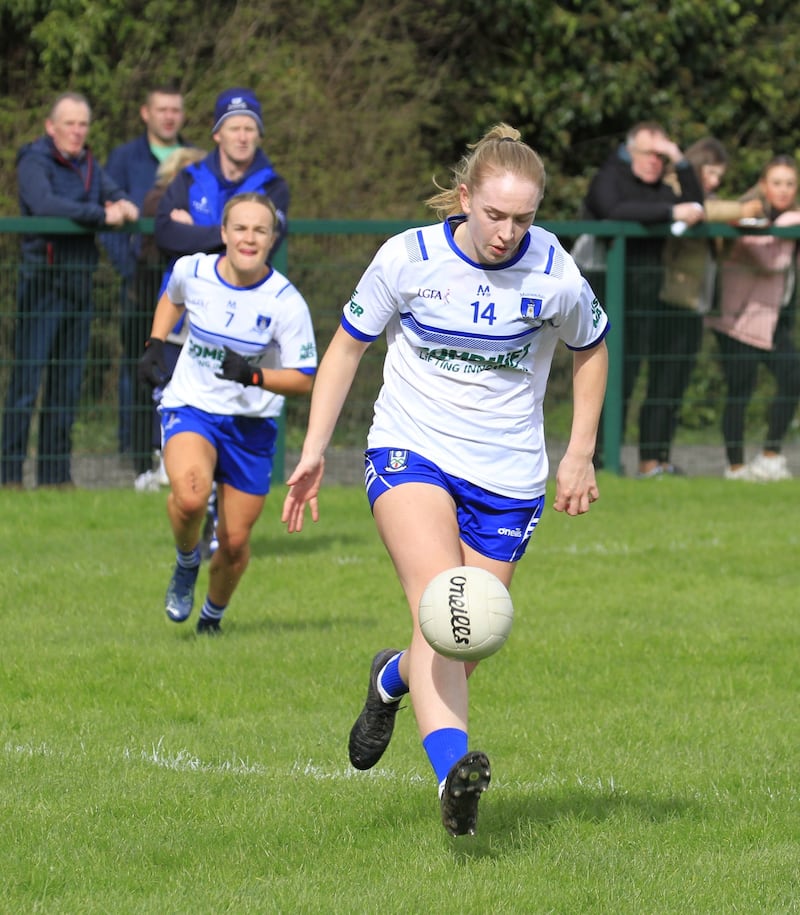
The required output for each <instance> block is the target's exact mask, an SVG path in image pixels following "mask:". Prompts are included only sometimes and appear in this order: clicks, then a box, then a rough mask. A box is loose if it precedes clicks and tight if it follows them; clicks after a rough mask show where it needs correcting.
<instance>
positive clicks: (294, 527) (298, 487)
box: [281, 458, 325, 534]
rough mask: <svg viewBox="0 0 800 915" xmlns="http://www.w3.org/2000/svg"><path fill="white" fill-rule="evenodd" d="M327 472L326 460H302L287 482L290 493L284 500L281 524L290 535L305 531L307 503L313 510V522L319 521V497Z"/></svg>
mask: <svg viewBox="0 0 800 915" xmlns="http://www.w3.org/2000/svg"><path fill="white" fill-rule="evenodd" d="M324 472H325V459H324V458H320V459H319V460H308V459H303V458H301V459H300V463H299V464H298V465H297V467H295V469H294V471H293V473H292V475H291V476H290V477H289V479H288V480H287V481H286V483H287V485H288V486H289V492H288V493H287V495H286V498H285V499H284V500H283V511H282V512H281V522H282V523H283V524H285V525H286V529H287V531H288V532H289V533H290V534H293V533H295V531H297V532H299V531H302V530H303V519H304V517H305V511H306V503H308V505H309V507H310V509H311V520H312V521H319V503H318V502H317V495H318V493H319V487H320V485H321V483H322V474H323V473H324Z"/></svg>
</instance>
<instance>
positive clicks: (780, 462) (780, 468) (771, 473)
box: [747, 454, 792, 483]
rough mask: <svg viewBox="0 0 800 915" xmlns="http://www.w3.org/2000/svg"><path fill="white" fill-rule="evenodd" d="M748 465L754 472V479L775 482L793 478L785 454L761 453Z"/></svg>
mask: <svg viewBox="0 0 800 915" xmlns="http://www.w3.org/2000/svg"><path fill="white" fill-rule="evenodd" d="M747 466H748V467H749V468H750V472H751V473H752V474H753V479H755V480H759V481H761V482H762V483H775V482H777V481H778V480H791V478H792V475H791V473H790V472H789V468H788V467H787V466H786V457H785V455H783V454H773V455H766V454H759V455H758V457H756V458H754V459H753V460H752V461H750V463H749V464H748V465H747Z"/></svg>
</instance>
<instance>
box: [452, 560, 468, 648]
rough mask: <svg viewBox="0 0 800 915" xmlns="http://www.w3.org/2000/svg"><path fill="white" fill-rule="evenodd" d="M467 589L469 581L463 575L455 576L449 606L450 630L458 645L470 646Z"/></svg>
mask: <svg viewBox="0 0 800 915" xmlns="http://www.w3.org/2000/svg"><path fill="white" fill-rule="evenodd" d="M466 588H467V579H466V578H465V577H464V576H463V575H454V576H453V577H452V578H451V579H450V588H449V589H448V592H447V606H448V607H449V609H450V628H451V629H452V631H453V642H454V643H455V644H456V645H469V638H470V635H472V628H471V623H470V620H469V605H468V603H467V597H466V593H465V592H466Z"/></svg>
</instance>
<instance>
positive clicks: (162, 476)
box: [155, 451, 169, 486]
mask: <svg viewBox="0 0 800 915" xmlns="http://www.w3.org/2000/svg"><path fill="white" fill-rule="evenodd" d="M156 457H157V458H158V469H157V470H156V471H155V474H156V476H157V477H158V485H159V486H169V477H168V476H167V468H166V467H165V466H164V458H163V457H162V456H161V452H160V451H156Z"/></svg>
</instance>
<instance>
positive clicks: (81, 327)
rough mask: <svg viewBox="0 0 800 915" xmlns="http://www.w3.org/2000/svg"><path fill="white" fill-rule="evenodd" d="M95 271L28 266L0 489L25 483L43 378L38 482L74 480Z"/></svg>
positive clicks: (22, 287)
mask: <svg viewBox="0 0 800 915" xmlns="http://www.w3.org/2000/svg"><path fill="white" fill-rule="evenodd" d="M91 284H92V271H91V270H90V269H87V268H86V267H85V266H83V265H69V264H64V265H59V266H56V267H54V266H50V265H47V264H45V263H41V264H35V265H34V264H29V265H25V266H24V267H23V268H22V271H21V274H20V279H19V285H18V290H17V307H18V317H17V327H16V334H15V338H14V366H13V369H12V372H11V379H10V383H9V387H8V393H7V395H6V403H5V411H4V413H3V444H2V468H1V471H2V472H1V476H2V482H3V483H21V482H22V469H23V464H24V461H25V455H26V453H27V450H28V437H29V435H30V426H31V417H32V415H33V408H34V406H35V404H36V398H37V396H38V394H39V388H40V386H41V384H42V376H45V381H44V391H43V392H42V400H41V405H40V412H39V441H38V448H37V465H36V480H37V483H38V484H39V485H40V486H47V485H57V484H59V483H66V482H69V481H70V479H71V478H70V453H71V451H72V426H73V424H74V422H75V417H76V414H77V409H78V403H79V399H80V393H81V381H82V378H83V366H84V360H85V358H86V353H87V350H88V348H89V335H90V331H91V321H92V298H91V295H92V286H91Z"/></svg>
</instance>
